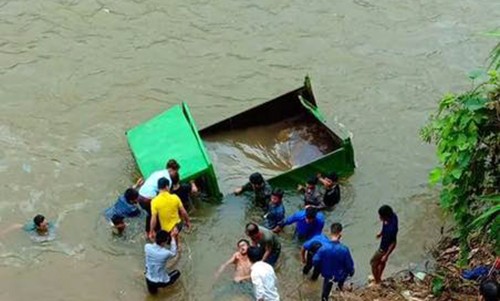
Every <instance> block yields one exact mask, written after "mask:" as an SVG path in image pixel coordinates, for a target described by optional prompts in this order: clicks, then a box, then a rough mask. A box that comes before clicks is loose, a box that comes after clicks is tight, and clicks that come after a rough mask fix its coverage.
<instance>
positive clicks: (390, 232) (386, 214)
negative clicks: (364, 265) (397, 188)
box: [370, 205, 398, 284]
mask: <svg viewBox="0 0 500 301" xmlns="http://www.w3.org/2000/svg"><path fill="white" fill-rule="evenodd" d="M378 215H379V217H380V220H381V221H382V231H380V232H379V233H378V234H377V238H380V246H379V248H378V250H377V251H376V252H375V254H374V255H373V257H372V259H371V260H370V265H371V266H372V273H373V278H374V280H375V284H380V282H382V273H383V272H384V269H385V265H386V263H387V259H388V258H389V255H391V253H392V251H394V249H395V248H396V242H397V236H398V216H397V215H396V213H394V211H393V210H392V208H391V207H390V206H388V205H383V206H382V207H380V208H379V210H378Z"/></svg>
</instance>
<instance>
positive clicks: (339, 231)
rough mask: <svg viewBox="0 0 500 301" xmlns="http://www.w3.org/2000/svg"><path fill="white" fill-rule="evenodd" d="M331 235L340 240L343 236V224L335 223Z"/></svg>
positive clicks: (331, 227) (331, 228)
mask: <svg viewBox="0 0 500 301" xmlns="http://www.w3.org/2000/svg"><path fill="white" fill-rule="evenodd" d="M330 233H331V235H332V236H334V237H338V238H340V236H341V235H342V224H341V223H333V224H332V225H331V226H330Z"/></svg>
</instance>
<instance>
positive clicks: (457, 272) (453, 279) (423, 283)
mask: <svg viewBox="0 0 500 301" xmlns="http://www.w3.org/2000/svg"><path fill="white" fill-rule="evenodd" d="M459 252H460V247H459V245H458V239H454V238H452V236H450V235H445V236H443V237H442V238H441V240H440V241H439V243H438V244H437V245H436V246H435V248H434V249H433V250H431V254H432V256H433V258H434V259H435V263H434V266H433V267H432V271H429V272H427V273H424V272H419V271H415V270H414V271H411V270H403V271H400V272H398V273H396V274H395V275H393V276H391V277H388V278H386V279H385V280H384V281H383V283H382V285H380V286H367V287H363V288H359V289H355V290H354V291H353V292H347V293H343V294H342V295H340V294H338V293H337V294H336V295H334V296H333V297H332V300H339V301H340V300H342V301H358V300H359V301H365V300H366V301H368V300H370V301H374V300H376V301H445V300H446V301H450V300H456V301H469V300H470V301H472V300H478V286H479V285H478V283H477V282H475V281H469V280H465V279H463V278H462V277H461V273H462V271H463V270H466V269H472V268H475V267H477V266H481V265H485V266H492V265H493V264H494V262H495V255H494V247H493V246H492V245H491V244H489V243H486V242H485V240H483V239H482V238H481V237H476V238H474V239H473V240H472V241H471V251H470V254H469V257H468V260H469V264H468V265H467V266H466V267H464V268H459V267H458V265H459V264H458V263H459ZM497 281H498V279H497Z"/></svg>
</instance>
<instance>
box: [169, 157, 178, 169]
mask: <svg viewBox="0 0 500 301" xmlns="http://www.w3.org/2000/svg"><path fill="white" fill-rule="evenodd" d="M169 168H170V169H173V170H179V169H181V166H180V165H179V163H177V161H175V160H174V159H170V160H168V162H167V169H169Z"/></svg>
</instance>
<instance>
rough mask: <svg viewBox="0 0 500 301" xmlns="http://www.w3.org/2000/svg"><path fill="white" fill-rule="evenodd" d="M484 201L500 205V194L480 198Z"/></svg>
mask: <svg viewBox="0 0 500 301" xmlns="http://www.w3.org/2000/svg"><path fill="white" fill-rule="evenodd" d="M479 199H481V200H483V201H491V202H493V204H500V194H490V195H483V196H481V197H479Z"/></svg>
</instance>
